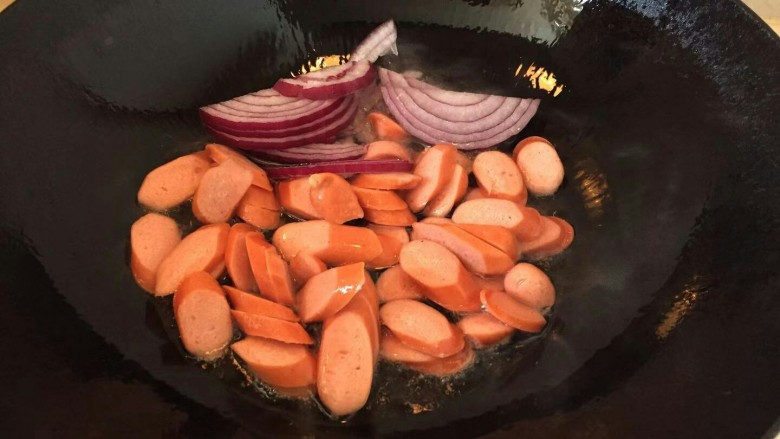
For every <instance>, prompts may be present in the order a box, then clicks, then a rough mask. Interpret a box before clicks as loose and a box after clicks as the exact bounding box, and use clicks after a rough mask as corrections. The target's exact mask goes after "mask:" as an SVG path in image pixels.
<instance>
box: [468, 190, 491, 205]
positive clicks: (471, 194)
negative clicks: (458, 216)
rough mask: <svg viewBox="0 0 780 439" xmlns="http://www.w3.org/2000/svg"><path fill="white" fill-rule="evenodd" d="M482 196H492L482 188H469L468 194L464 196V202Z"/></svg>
mask: <svg viewBox="0 0 780 439" xmlns="http://www.w3.org/2000/svg"><path fill="white" fill-rule="evenodd" d="M480 198H490V197H488V196H487V194H486V193H485V192H484V191H483V190H482V188H479V187H474V188H471V189H469V190H468V192H466V195H465V196H464V197H463V202H464V203H465V202H466V201H471V200H478V199H480Z"/></svg>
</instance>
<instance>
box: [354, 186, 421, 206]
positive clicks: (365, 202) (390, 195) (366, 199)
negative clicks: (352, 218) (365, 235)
mask: <svg viewBox="0 0 780 439" xmlns="http://www.w3.org/2000/svg"><path fill="white" fill-rule="evenodd" d="M353 190H354V192H355V195H357V199H358V202H359V203H360V207H362V208H363V209H367V210H401V209H408V208H409V206H407V205H406V202H405V201H404V200H403V199H402V198H401V197H399V196H398V194H396V193H395V192H393V191H383V190H378V189H366V188H361V187H355V188H353Z"/></svg>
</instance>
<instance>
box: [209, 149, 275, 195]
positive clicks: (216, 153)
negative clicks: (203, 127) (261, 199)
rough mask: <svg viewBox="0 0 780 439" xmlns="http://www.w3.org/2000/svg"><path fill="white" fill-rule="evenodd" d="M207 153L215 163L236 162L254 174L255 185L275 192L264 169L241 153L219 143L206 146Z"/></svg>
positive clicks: (253, 181) (253, 182)
mask: <svg viewBox="0 0 780 439" xmlns="http://www.w3.org/2000/svg"><path fill="white" fill-rule="evenodd" d="M206 152H207V153H208V154H209V157H211V160H213V161H215V162H216V163H217V164H222V163H223V162H225V161H227V160H234V161H235V162H236V163H238V164H239V165H240V166H241V167H242V168H244V169H246V170H248V171H249V172H250V173H251V174H252V184H253V185H255V186H257V187H259V188H261V189H265V190H267V191H272V190H274V188H273V186H271V182H270V181H269V180H268V176H267V175H266V174H265V171H264V170H263V168H261V167H260V166H257V165H256V164H254V163H253V162H252V161H251V160H249V159H248V158H246V156H245V155H243V154H241V153H240V152H238V151H236V150H234V149H232V148H229V147H227V146H224V145H220V144H218V143H209V144H208V145H206Z"/></svg>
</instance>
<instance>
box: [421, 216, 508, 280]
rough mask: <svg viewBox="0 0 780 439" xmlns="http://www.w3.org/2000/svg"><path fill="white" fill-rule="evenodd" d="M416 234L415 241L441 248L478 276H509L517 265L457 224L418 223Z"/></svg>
mask: <svg viewBox="0 0 780 439" xmlns="http://www.w3.org/2000/svg"><path fill="white" fill-rule="evenodd" d="M412 230H413V231H412V239H416V240H429V241H433V242H435V243H438V244H441V245H442V246H444V247H445V248H447V249H448V250H449V251H451V252H452V253H454V254H455V256H457V257H458V259H460V261H461V262H462V263H463V265H465V266H466V268H468V269H469V271H472V272H474V273H477V274H480V275H483V276H494V275H499V274H503V273H506V271H507V270H509V269H510V268H512V266H513V265H514V261H513V260H512V259H510V258H509V256H507V254H506V253H504V252H502V251H501V250H499V249H497V248H495V247H493V246H492V245H489V244H488V243H486V242H485V241H483V240H481V239H479V238H477V237H476V236H474V235H472V234H471V233H469V232H467V231H465V230H463V229H461V228H459V227H457V226H455V225H454V224H426V223H414V224H413V225H412Z"/></svg>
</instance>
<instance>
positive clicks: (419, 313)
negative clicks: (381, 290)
mask: <svg viewBox="0 0 780 439" xmlns="http://www.w3.org/2000/svg"><path fill="white" fill-rule="evenodd" d="M379 317H380V319H381V320H382V324H383V325H385V326H387V328H388V329H390V331H392V333H393V335H395V336H396V337H397V338H398V340H400V341H401V343H403V344H405V345H407V346H409V347H411V348H412V349H415V350H418V351H420V352H422V353H424V354H428V355H431V356H433V357H438V358H444V357H449V356H450V355H454V354H456V353H458V352H460V350H462V349H463V346H464V343H465V342H464V339H463V334H462V333H461V332H460V330H459V329H458V328H457V327H456V326H455V325H453V324H452V323H450V322H449V321H447V318H446V317H445V316H444V315H443V314H442V313H440V312H439V311H437V310H435V309H434V308H431V307H430V306H428V305H426V304H424V303H422V302H418V301H416V300H407V299H402V300H394V301H392V302H388V303H385V304H384V305H382V307H381V308H380V309H379Z"/></svg>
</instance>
